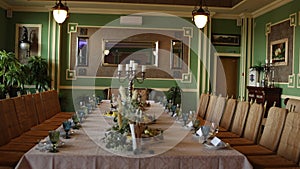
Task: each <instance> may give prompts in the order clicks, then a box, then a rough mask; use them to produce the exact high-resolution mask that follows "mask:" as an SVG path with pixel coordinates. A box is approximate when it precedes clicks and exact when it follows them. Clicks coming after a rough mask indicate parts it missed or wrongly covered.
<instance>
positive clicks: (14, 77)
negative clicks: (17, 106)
mask: <svg viewBox="0 0 300 169" xmlns="http://www.w3.org/2000/svg"><path fill="white" fill-rule="evenodd" d="M0 81H1V82H0V92H1V97H2V98H3V97H4V95H5V94H6V93H9V95H10V96H15V95H16V91H19V90H21V91H22V90H23V89H24V84H25V83H26V67H24V66H23V65H22V64H21V63H20V62H19V61H18V59H17V58H16V57H15V54H14V53H13V52H6V51H5V50H2V51H0Z"/></svg>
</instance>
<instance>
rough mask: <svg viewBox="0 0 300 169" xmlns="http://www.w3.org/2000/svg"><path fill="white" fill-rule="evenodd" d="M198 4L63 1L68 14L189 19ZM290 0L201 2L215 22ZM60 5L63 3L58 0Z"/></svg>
mask: <svg viewBox="0 0 300 169" xmlns="http://www.w3.org/2000/svg"><path fill="white" fill-rule="evenodd" d="M199 1H200V0H67V5H68V7H69V8H70V13H72V12H74V13H106V14H134V13H147V14H148V15H162V13H163V14H171V15H177V16H182V17H190V16H191V12H192V10H193V9H194V8H195V6H196V5H198V4H199ZM291 1H293V0H203V4H204V6H207V7H208V9H209V11H210V12H211V15H212V16H213V17H215V18H238V17H241V16H242V15H251V16H253V17H256V16H259V15H261V14H263V13H266V12H268V11H270V10H273V9H275V8H277V7H280V6H282V5H284V4H286V3H288V2H291ZM55 2H56V1H55V0H0V7H2V8H4V9H11V10H12V11H33V12H34V11H36V12H41V11H43V12H44V11H51V8H52V7H53V6H54V5H55ZM62 2H64V0H62Z"/></svg>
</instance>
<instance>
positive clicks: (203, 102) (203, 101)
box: [198, 93, 209, 119]
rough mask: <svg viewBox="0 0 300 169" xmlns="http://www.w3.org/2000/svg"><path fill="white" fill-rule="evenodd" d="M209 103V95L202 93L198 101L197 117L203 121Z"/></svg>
mask: <svg viewBox="0 0 300 169" xmlns="http://www.w3.org/2000/svg"><path fill="white" fill-rule="evenodd" d="M208 102H209V94H207V93H202V94H201V96H200V100H199V109H198V117H200V118H202V119H204V117H205V113H206V110H207V106H208Z"/></svg>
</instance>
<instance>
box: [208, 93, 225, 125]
mask: <svg viewBox="0 0 300 169" xmlns="http://www.w3.org/2000/svg"><path fill="white" fill-rule="evenodd" d="M225 104H226V98H225V97H222V96H219V97H218V98H217V101H216V104H215V107H214V110H213V111H212V114H211V116H210V119H207V120H209V121H211V122H214V123H216V124H218V125H219V124H220V120H221V118H222V116H223V112H224V108H225Z"/></svg>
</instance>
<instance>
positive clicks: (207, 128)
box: [201, 125, 210, 143]
mask: <svg viewBox="0 0 300 169" xmlns="http://www.w3.org/2000/svg"><path fill="white" fill-rule="evenodd" d="M201 131H202V134H203V137H204V143H205V142H206V141H207V139H208V137H209V132H210V126H208V125H205V126H201Z"/></svg>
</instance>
